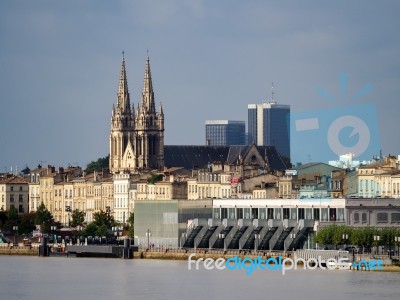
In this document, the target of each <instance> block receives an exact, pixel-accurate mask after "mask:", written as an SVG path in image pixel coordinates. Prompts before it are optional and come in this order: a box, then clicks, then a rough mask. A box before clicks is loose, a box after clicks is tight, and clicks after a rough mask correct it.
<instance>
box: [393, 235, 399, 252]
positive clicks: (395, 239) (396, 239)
mask: <svg viewBox="0 0 400 300" xmlns="http://www.w3.org/2000/svg"><path fill="white" fill-rule="evenodd" d="M394 241H395V242H396V243H397V257H399V256H400V253H399V244H400V236H395V237H394Z"/></svg>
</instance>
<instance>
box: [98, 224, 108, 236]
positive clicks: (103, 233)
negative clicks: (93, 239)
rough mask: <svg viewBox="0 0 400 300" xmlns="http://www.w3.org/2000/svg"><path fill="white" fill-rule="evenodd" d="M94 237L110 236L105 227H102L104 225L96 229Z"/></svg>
mask: <svg viewBox="0 0 400 300" xmlns="http://www.w3.org/2000/svg"><path fill="white" fill-rule="evenodd" d="M96 235H97V236H106V237H109V236H111V234H110V233H109V232H108V230H107V226H106V225H104V224H103V225H101V226H99V227H97V230H96Z"/></svg>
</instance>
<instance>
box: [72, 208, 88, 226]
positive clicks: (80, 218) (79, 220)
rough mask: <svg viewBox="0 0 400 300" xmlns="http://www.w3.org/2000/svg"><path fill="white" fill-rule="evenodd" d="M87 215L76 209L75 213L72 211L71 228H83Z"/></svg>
mask: <svg viewBox="0 0 400 300" xmlns="http://www.w3.org/2000/svg"><path fill="white" fill-rule="evenodd" d="M85 215H86V214H85V212H83V211H80V210H79V209H75V210H74V211H72V214H71V222H70V226H71V227H77V226H82V225H83V222H85Z"/></svg>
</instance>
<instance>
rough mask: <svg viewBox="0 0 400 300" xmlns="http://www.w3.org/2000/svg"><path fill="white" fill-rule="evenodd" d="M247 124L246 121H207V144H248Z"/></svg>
mask: <svg viewBox="0 0 400 300" xmlns="http://www.w3.org/2000/svg"><path fill="white" fill-rule="evenodd" d="M245 132H246V124H245V122H244V121H231V120H213V121H206V145H207V146H233V145H246V133H245Z"/></svg>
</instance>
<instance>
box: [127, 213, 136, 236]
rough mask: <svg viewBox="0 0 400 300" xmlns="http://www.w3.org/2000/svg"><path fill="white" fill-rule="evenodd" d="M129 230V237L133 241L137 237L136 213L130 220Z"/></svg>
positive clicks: (130, 216)
mask: <svg viewBox="0 0 400 300" xmlns="http://www.w3.org/2000/svg"><path fill="white" fill-rule="evenodd" d="M127 221H128V224H129V230H128V236H129V237H130V238H131V239H133V238H134V237H135V213H134V212H131V214H130V215H129V218H128V220H127Z"/></svg>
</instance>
